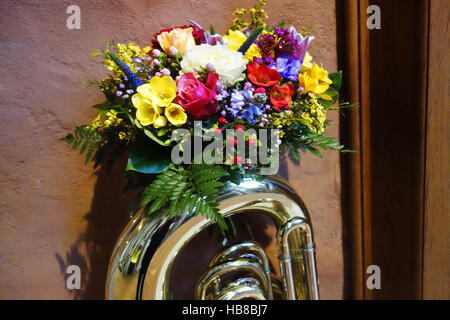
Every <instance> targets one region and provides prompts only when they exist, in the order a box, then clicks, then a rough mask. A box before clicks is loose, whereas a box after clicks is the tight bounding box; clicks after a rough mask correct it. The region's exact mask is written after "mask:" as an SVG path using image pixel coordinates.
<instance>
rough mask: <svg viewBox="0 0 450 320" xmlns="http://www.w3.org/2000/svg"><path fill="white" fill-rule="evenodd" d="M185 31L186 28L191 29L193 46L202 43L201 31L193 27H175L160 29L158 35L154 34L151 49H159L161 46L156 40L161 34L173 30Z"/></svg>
mask: <svg viewBox="0 0 450 320" xmlns="http://www.w3.org/2000/svg"><path fill="white" fill-rule="evenodd" d="M177 28H180V29H186V28H192V36H193V37H194V40H195V44H197V45H199V44H202V43H203V30H202V29H197V28H196V27H195V26H182V27H175V28H169V29H162V30H161V31H159V32H158V33H155V34H154V35H153V39H152V44H153V48H157V49H161V46H160V45H159V42H158V40H157V38H158V36H159V35H160V34H161V33H163V32H170V31H172V30H173V29H177Z"/></svg>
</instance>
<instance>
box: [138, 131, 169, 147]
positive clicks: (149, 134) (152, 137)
mask: <svg viewBox="0 0 450 320" xmlns="http://www.w3.org/2000/svg"><path fill="white" fill-rule="evenodd" d="M144 133H145V135H146V136H147V137H149V138H150V139H152V140H153V141H155V142H156V143H158V144H160V145H162V146H165V147H168V146H170V143H171V141H170V140H169V141H162V140H161V139H159V138H158V136H156V135H154V134H153V133H152V132H151V131H150V130H147V129H144Z"/></svg>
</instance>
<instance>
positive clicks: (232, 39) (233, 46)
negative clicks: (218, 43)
mask: <svg viewBox="0 0 450 320" xmlns="http://www.w3.org/2000/svg"><path fill="white" fill-rule="evenodd" d="M224 38H225V39H226V40H227V42H228V49H230V50H232V51H237V50H238V49H239V48H240V47H241V46H242V44H243V43H244V42H245V40H247V37H246V36H245V34H243V33H242V32H241V31H239V30H229V31H228V35H225V36H224ZM255 57H256V58H261V50H259V48H258V46H257V45H256V44H255V43H253V44H252V45H251V46H250V48H249V49H248V50H247V52H246V53H245V59H247V60H248V61H253V58H255Z"/></svg>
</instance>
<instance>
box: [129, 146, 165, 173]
mask: <svg viewBox="0 0 450 320" xmlns="http://www.w3.org/2000/svg"><path fill="white" fill-rule="evenodd" d="M170 151H171V150H170V149H169V148H163V147H161V146H159V145H157V144H155V143H152V142H150V141H148V140H147V139H145V138H144V139H143V138H141V139H138V140H137V141H136V142H135V144H134V145H133V147H132V148H131V150H130V153H129V155H128V163H127V168H126V171H131V170H132V171H138V172H141V173H147V174H148V173H160V172H162V171H163V170H164V169H165V168H167V166H168V165H169V164H170V163H171V160H170Z"/></svg>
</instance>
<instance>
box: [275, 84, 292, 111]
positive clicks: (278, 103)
mask: <svg viewBox="0 0 450 320" xmlns="http://www.w3.org/2000/svg"><path fill="white" fill-rule="evenodd" d="M294 90H295V88H294V86H293V85H292V84H291V83H285V84H283V85H282V86H275V87H273V88H272V90H270V102H272V104H273V105H274V106H275V107H277V108H282V107H284V106H286V105H287V104H289V102H291V101H292V94H293V93H294Z"/></svg>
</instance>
